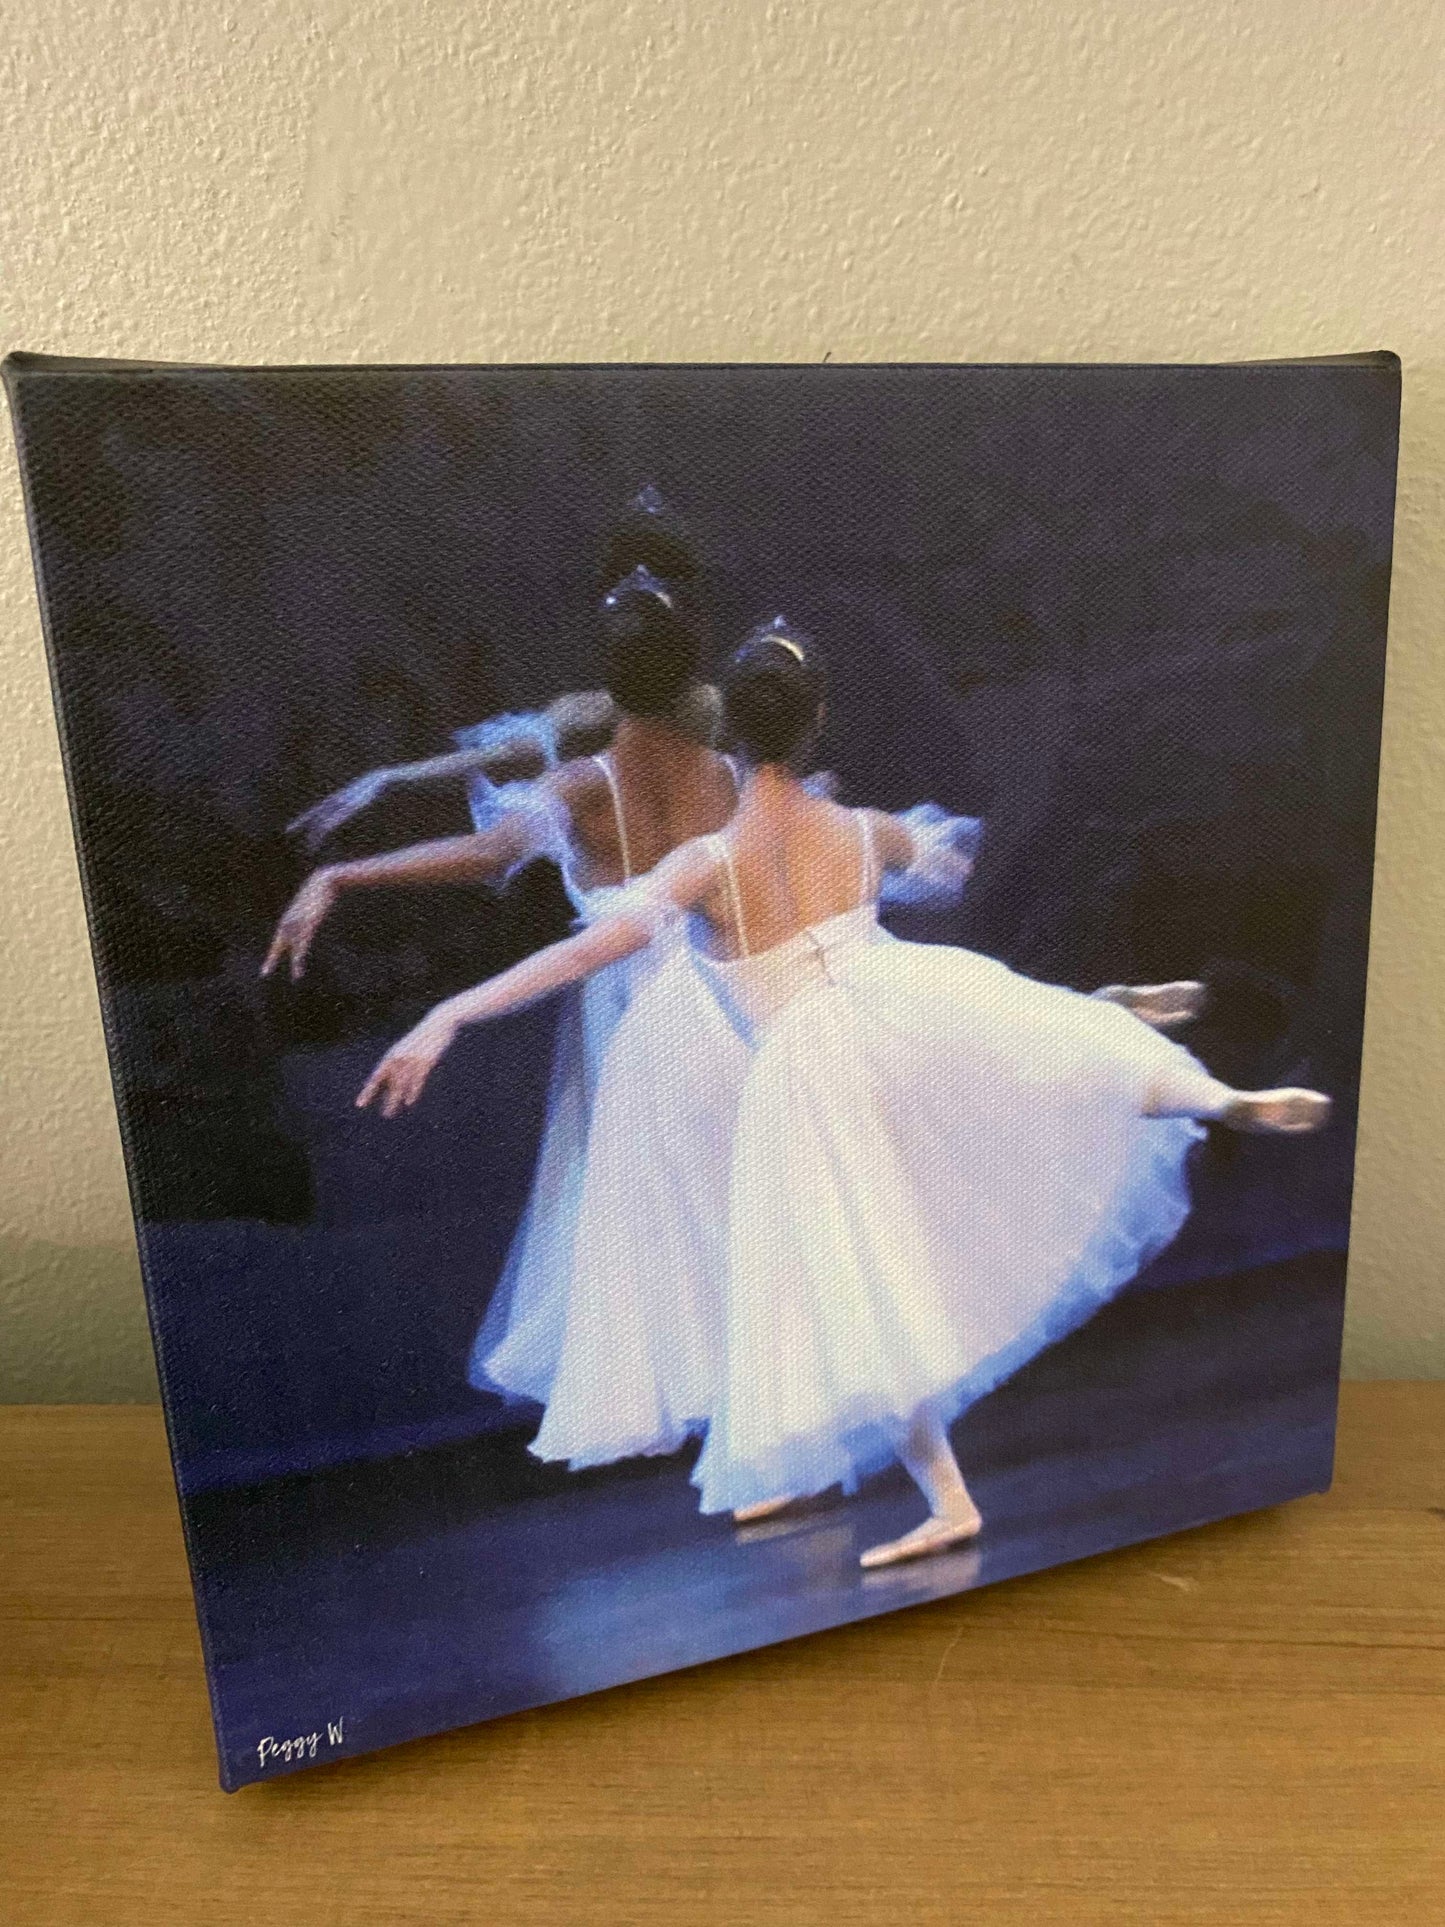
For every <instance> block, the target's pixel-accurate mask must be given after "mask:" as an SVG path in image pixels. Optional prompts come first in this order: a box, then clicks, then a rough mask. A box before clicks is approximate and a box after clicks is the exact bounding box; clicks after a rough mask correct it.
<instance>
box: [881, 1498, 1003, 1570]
mask: <svg viewBox="0 0 1445 1927" xmlns="http://www.w3.org/2000/svg"><path fill="white" fill-rule="evenodd" d="M982 1529H983V1520H982V1518H981V1517H980V1516H979V1514H978V1513H977V1512H976V1511H974V1510H973V1509H972V1508H970V1509H969V1511H967V1512H961V1513H959V1514H958V1516H957V1517H956V1518H948V1519H944V1518H940V1517H939V1516H938V1514H937V1513H934V1514H933V1516H932V1517H931V1518H928V1519H925V1520H924V1522H923V1524H922V1525H921V1526H915V1527H914V1528H913V1530H912V1532H905V1533H904V1535H903V1537H902V1538H901V1539H887V1540H885V1541H884V1543H883V1544H882V1545H881V1546H870V1547H869V1548H868V1550H867V1551H866V1552H865V1553H863V1554H862V1555H861V1557H860V1558H859V1560H858V1563H859V1565H860V1566H862V1567H863V1568H864V1570H865V1571H867V1572H872V1571H874V1570H875V1569H876V1568H877V1567H879V1566H901V1565H902V1564H903V1562H904V1560H905V1559H926V1558H928V1556H929V1555H930V1553H935V1552H947V1551H948V1550H949V1548H950V1547H952V1546H961V1545H964V1544H966V1543H967V1542H968V1540H970V1539H976V1538H977V1537H978V1535H979V1533H980V1532H981V1531H982Z"/></svg>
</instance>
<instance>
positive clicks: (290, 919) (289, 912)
mask: <svg viewBox="0 0 1445 1927" xmlns="http://www.w3.org/2000/svg"><path fill="white" fill-rule="evenodd" d="M340 894H341V883H340V880H339V878H338V876H337V873H336V871H335V870H331V869H325V870H313V871H312V873H311V875H310V876H309V877H307V879H306V881H305V882H304V883H303V884H302V886H301V888H300V889H299V890H298V891H297V892H296V894H295V896H294V897H292V899H291V901H290V903H289V904H287V906H286V909H285V912H284V914H283V915H282V918H281V921H280V922H279V923H278V924H277V926H276V934H275V936H274V937H273V938H272V939H271V948H270V949H269V950H268V951H267V952H266V961H265V963H263V964H262V966H261V975H262V976H263V977H269V976H270V975H271V972H272V971H273V970H274V969H275V968H276V966H277V964H279V963H280V962H281V960H282V959H283V958H289V960H290V964H291V981H292V983H293V984H294V983H295V982H296V981H297V980H298V978H299V977H300V976H301V973H302V971H303V970H305V968H306V958H307V955H308V953H309V951H310V949H311V945H312V943H313V942H314V940H315V937H316V932H317V931H318V930H319V929H320V928H321V925H322V924H323V923H324V922H325V921H326V918H327V916H328V915H329V914H330V912H331V909H332V907H333V906H334V904H335V902H336V899H337V898H338V897H339V896H340Z"/></svg>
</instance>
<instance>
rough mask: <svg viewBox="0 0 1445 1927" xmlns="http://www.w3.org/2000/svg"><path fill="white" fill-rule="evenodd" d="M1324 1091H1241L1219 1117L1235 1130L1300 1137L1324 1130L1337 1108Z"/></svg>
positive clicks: (1223, 1122) (1222, 1122)
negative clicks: (1333, 1110)
mask: <svg viewBox="0 0 1445 1927" xmlns="http://www.w3.org/2000/svg"><path fill="white" fill-rule="evenodd" d="M1333 1108H1334V1107H1333V1104H1332V1102H1331V1100H1330V1099H1329V1098H1328V1097H1326V1096H1325V1095H1324V1093H1323V1092H1322V1091H1302V1090H1292V1089H1286V1090H1280V1091H1241V1092H1240V1093H1239V1095H1238V1096H1237V1097H1235V1098H1233V1099H1231V1101H1230V1102H1229V1103H1228V1104H1227V1105H1226V1106H1225V1108H1224V1109H1223V1110H1222V1111H1221V1112H1220V1114H1219V1121H1220V1123H1221V1124H1227V1125H1228V1126H1229V1128H1230V1129H1231V1130H1233V1131H1250V1132H1258V1133H1261V1134H1264V1133H1268V1134H1270V1135H1272V1136H1280V1137H1297V1136H1301V1135H1303V1134H1304V1133H1305V1132H1306V1131H1319V1130H1322V1129H1323V1128H1324V1126H1325V1124H1326V1123H1327V1122H1328V1121H1329V1115H1330V1112H1331V1110H1332V1109H1333Z"/></svg>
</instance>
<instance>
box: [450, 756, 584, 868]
mask: <svg viewBox="0 0 1445 1927" xmlns="http://www.w3.org/2000/svg"><path fill="white" fill-rule="evenodd" d="M473 821H475V822H477V828H478V829H479V830H491V829H496V828H497V827H498V826H499V825H500V824H501V823H503V822H504V821H505V822H507V823H509V824H511V825H512V826H514V828H515V829H516V830H517V831H518V832H520V837H519V843H520V851H519V854H518V855H517V856H516V857H514V858H513V860H512V862H511V863H510V864H508V866H507V870H506V873H505V875H504V876H502V877H501V878H499V879H498V881H499V882H501V883H507V882H510V880H511V879H512V878H513V877H514V876H515V875H516V874H517V872H518V870H520V869H522V868H523V866H524V865H526V864H528V863H533V862H535V861H536V860H537V858H538V857H550V858H551V859H552V861H553V862H554V863H556V864H557V865H558V867H559V868H561V867H564V866H565V864H566V860H567V833H568V827H569V825H568V818H567V810H566V806H565V805H564V804H563V802H562V800H561V798H560V797H558V796H556V795H554V794H553V792H552V789H551V787H550V786H549V785H548V784H546V783H543V782H540V781H537V782H526V783H491V784H489V785H488V789H487V798H486V808H485V820H484V821H477V809H476V805H475V803H474V804H473Z"/></svg>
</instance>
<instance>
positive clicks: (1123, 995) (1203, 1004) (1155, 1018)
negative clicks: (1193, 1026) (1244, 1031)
mask: <svg viewBox="0 0 1445 1927" xmlns="http://www.w3.org/2000/svg"><path fill="white" fill-rule="evenodd" d="M1094 995H1095V996H1096V997H1097V998H1098V999H1099V1000H1100V1001H1101V1002H1102V1003H1106V1004H1118V1005H1120V1006H1121V1007H1122V1008H1123V1009H1124V1010H1127V1011H1129V1012H1130V1013H1131V1015H1133V1016H1135V1017H1137V1018H1138V1019H1139V1020H1140V1022H1141V1023H1145V1024H1148V1025H1149V1026H1150V1028H1151V1029H1152V1030H1175V1029H1177V1028H1178V1026H1179V1025H1180V1024H1188V1023H1192V1022H1193V1021H1194V1019H1195V1018H1196V1017H1202V1016H1203V1015H1204V1012H1205V1010H1206V1009H1207V1008H1208V1006H1209V986H1208V985H1207V984H1202V983H1200V982H1199V981H1198V980H1197V979H1196V978H1193V977H1186V978H1182V979H1180V980H1179V981H1178V982H1176V983H1169V984H1105V985H1104V987H1103V989H1102V990H1096V991H1095V992H1094Z"/></svg>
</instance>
